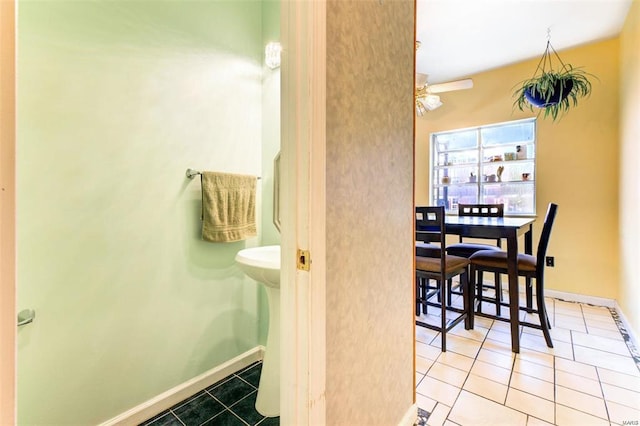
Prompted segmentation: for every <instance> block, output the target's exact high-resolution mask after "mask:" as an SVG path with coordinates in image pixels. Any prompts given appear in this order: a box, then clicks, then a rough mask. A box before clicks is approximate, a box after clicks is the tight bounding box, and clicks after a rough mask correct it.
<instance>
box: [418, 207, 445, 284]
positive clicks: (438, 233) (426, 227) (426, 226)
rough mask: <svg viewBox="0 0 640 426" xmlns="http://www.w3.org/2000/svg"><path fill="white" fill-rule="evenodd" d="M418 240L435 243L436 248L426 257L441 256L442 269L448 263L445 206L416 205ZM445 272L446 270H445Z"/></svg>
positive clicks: (442, 269)
mask: <svg viewBox="0 0 640 426" xmlns="http://www.w3.org/2000/svg"><path fill="white" fill-rule="evenodd" d="M416 241H424V242H430V243H439V245H435V244H434V250H431V252H430V254H427V256H425V257H435V258H438V257H439V258H440V270H441V271H444V270H445V265H446V234H445V232H444V207H443V206H439V207H431V206H429V207H416ZM443 273H444V272H443Z"/></svg>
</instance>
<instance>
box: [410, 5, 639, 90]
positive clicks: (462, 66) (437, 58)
mask: <svg viewBox="0 0 640 426" xmlns="http://www.w3.org/2000/svg"><path fill="white" fill-rule="evenodd" d="M631 3H632V0H417V12H416V14H417V28H416V39H417V40H419V41H420V42H421V44H422V45H421V47H420V49H418V52H417V54H416V55H417V56H416V68H417V70H416V71H417V72H419V73H424V74H428V75H429V83H431V84H435V83H442V82H446V81H450V80H455V79H458V78H464V77H468V76H470V75H472V74H475V73H478V72H482V71H487V70H490V69H493V68H497V67H501V66H504V65H507V64H511V63H515V62H520V61H522V60H525V59H531V58H535V57H540V56H541V55H542V53H543V52H544V49H545V47H546V44H547V29H550V30H551V32H550V34H551V44H552V46H553V47H554V48H555V49H556V50H557V51H560V50H562V49H566V48H569V47H574V46H577V45H580V44H585V43H589V42H592V41H595V40H602V39H606V38H609V37H613V36H615V35H617V34H618V33H619V32H620V30H621V28H622V26H623V24H624V20H625V17H626V16H627V12H628V11H629V7H630V6H631Z"/></svg>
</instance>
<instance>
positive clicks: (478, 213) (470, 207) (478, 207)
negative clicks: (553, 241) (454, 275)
mask: <svg viewBox="0 0 640 426" xmlns="http://www.w3.org/2000/svg"><path fill="white" fill-rule="evenodd" d="M458 216H461V217H465V216H466V217H504V204H458ZM464 238H465V236H464V235H460V237H459V242H458V243H455V244H451V245H448V246H447V254H451V255H453V256H460V257H466V258H469V257H471V255H472V254H474V253H476V252H478V251H480V250H500V247H501V240H500V239H496V240H494V241H495V243H494V245H491V244H483V243H476V242H469V241H466V242H465V241H464ZM478 273H479V274H480V276H479V277H478V281H479V282H481V283H482V282H483V277H482V271H479V272H478ZM448 286H449V297H451V294H456V293H457V292H456V291H455V290H453V289H452V287H453V285H452V281H449V283H448ZM483 288H484V289H493V290H495V295H496V299H495V300H496V302H495V304H496V311H497V314H498V315H500V303H501V302H502V282H501V281H500V274H499V273H496V274H495V279H494V284H493V285H489V284H483ZM448 303H451V301H450V300H449V301H448ZM480 309H482V308H481V307H480Z"/></svg>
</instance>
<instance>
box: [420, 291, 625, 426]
mask: <svg viewBox="0 0 640 426" xmlns="http://www.w3.org/2000/svg"><path fill="white" fill-rule="evenodd" d="M549 302H551V303H549ZM560 302H564V301H560ZM547 303H548V304H551V305H552V309H553V311H552V315H550V316H551V317H552V318H553V324H554V327H555V328H557V329H559V330H563V331H562V332H560V333H559V336H567V337H568V339H567V340H568V342H567V341H565V340H564V339H554V340H557V341H558V342H562V345H554V346H559V348H557V349H561V348H562V347H563V346H565V344H568V345H570V348H571V350H570V351H565V350H562V351H560V352H558V351H557V350H554V351H553V352H551V353H550V352H549V351H547V350H545V349H544V348H542V347H541V346H540V347H538V346H536V345H535V344H534V345H531V346H532V347H530V348H526V349H527V351H531V352H532V353H539V354H540V355H545V358H546V357H547V356H548V357H550V361H551V367H549V365H546V366H545V364H544V363H543V362H535V361H528V362H532V363H533V364H538V365H540V366H542V367H545V368H551V369H552V371H553V375H552V380H553V383H551V385H552V386H553V393H552V395H553V396H552V398H553V400H552V401H549V399H547V397H543V396H538V395H542V394H539V393H533V392H531V391H530V390H521V389H518V390H519V391H520V392H522V393H524V394H528V395H530V396H533V397H536V398H542V399H544V400H547V401H549V402H551V403H553V417H552V418H553V422H554V424H557V422H558V421H560V420H561V419H559V417H558V416H559V412H558V408H559V407H567V408H568V409H570V410H571V412H574V411H575V412H576V414H577V413H582V414H581V415H588V416H591V417H593V418H594V419H601V420H604V421H608V422H611V423H613V421H614V420H613V419H612V415H614V414H613V413H611V412H610V404H609V402H611V403H612V404H616V405H620V406H623V407H627V408H631V409H635V408H634V407H630V406H629V404H626V403H620V402H615V399H614V400H609V399H607V398H606V397H605V392H604V382H603V381H602V372H603V371H605V370H609V371H611V372H613V373H618V374H623V375H624V374H627V375H631V376H634V377H637V375H636V374H632V373H628V372H625V371H624V370H618V369H612V368H610V367H607V366H606V365H604V366H601V364H599V363H592V362H591V363H590V362H589V361H588V360H587V359H585V358H584V355H582V356H581V357H578V355H577V353H576V349H577V348H585V349H589V350H591V351H599V352H601V353H608V354H611V355H613V356H618V357H623V358H631V360H633V361H635V364H636V366H637V365H638V362H637V359H636V358H635V357H634V351H633V349H632V348H631V347H632V344H631V345H630V343H632V342H631V341H630V340H629V339H627V338H626V336H624V333H623V331H622V329H621V327H620V322H619V321H618V320H617V318H616V316H615V315H613V313H612V312H611V311H612V310H611V309H609V310H608V311H607V313H608V314H609V315H602V320H601V319H599V318H598V317H599V316H600V314H599V313H596V312H595V311H592V312H589V311H587V310H585V306H589V305H588V304H582V303H576V304H577V307H578V308H579V309H578V310H577V311H576V310H572V309H568V308H567V307H566V305H564V306H563V309H559V308H560V306H559V305H556V303H557V301H556V300H555V299H549V300H548V301H547ZM565 303H569V302H565ZM574 303H575V302H574ZM550 311H551V310H550ZM576 313H577V315H572V314H576ZM559 314H560V315H563V316H564V317H575V320H577V322H576V321H575V320H572V319H571V318H568V319H567V320H568V321H569V324H566V323H562V322H558V321H557V317H556V315H559ZM587 315H589V316H587ZM606 318H609V319H610V320H611V319H612V320H613V321H614V323H615V325H616V328H617V331H618V332H619V333H620V334H621V337H622V338H623V339H622V341H624V342H625V344H626V346H627V348H628V349H629V352H628V353H625V354H621V353H620V351H616V350H615V348H612V347H611V348H610V347H607V346H604V347H602V345H601V344H599V343H594V344H593V345H592V344H588V343H589V342H588V341H587V340H580V341H576V336H577V335H576V333H577V332H579V333H580V336H582V334H583V333H584V335H586V336H593V337H594V339H596V342H597V339H600V338H604V339H612V340H617V339H615V338H614V337H611V336H609V335H607V333H601V334H602V335H601V334H598V333H596V334H594V333H591V332H590V331H591V328H592V327H591V325H590V323H591V324H592V325H596V326H597V325H598V324H599V323H603V327H602V328H601V329H602V330H603V331H605V330H606V331H608V330H609V328H608V327H604V324H605V323H606V322H608V321H605V319H606ZM589 320H591V321H590V323H589ZM496 323H497V321H495V320H493V321H492V322H491V323H490V324H488V329H487V333H486V334H485V335H484V337H483V339H482V341H478V340H476V339H475V338H471V337H468V336H464V335H457V337H461V338H464V339H466V340H469V341H470V342H473V344H474V345H475V344H477V343H478V342H479V343H480V346H479V347H478V350H477V352H476V353H475V356H474V357H473V364H472V366H471V368H470V369H469V371H468V372H467V374H466V376H465V380H464V382H463V383H462V385H461V386H460V387H459V392H458V394H457V395H456V398H455V400H454V402H453V404H452V406H451V407H450V410H449V414H448V415H447V417H446V419H445V421H449V422H451V420H449V419H448V417H449V415H450V414H451V412H452V411H453V409H454V407H455V406H456V404H457V403H458V401H459V398H460V395H461V393H462V391H465V389H464V386H465V385H466V383H467V382H468V380H469V378H470V376H471V374H472V373H471V370H472V369H473V367H474V366H475V365H476V363H477V362H478V361H479V359H478V357H479V354H480V352H481V351H482V350H483V349H486V350H488V351H493V349H492V348H485V344H486V343H487V342H488V341H490V340H491V341H494V342H496V343H499V344H503V343H504V342H502V341H500V340H494V338H495V337H496V336H499V335H496V334H495V333H499V332H502V331H504V330H503V329H501V328H498V329H495V328H494V326H495V324H496ZM576 323H577V324H576ZM572 324H573V325H575V326H572ZM482 327H483V328H484V324H483V325H482ZM576 328H578V329H576ZM580 328H583V329H584V331H580ZM490 333H493V334H492V337H489V334H490ZM565 333H566V334H565ZM524 334H525V333H524V328H521V330H520V336H521V337H522V336H524ZM527 334H532V335H535V334H534V333H527ZM438 336H439V334H436V335H435V336H433V337H431V338H430V339H427V340H429V341H430V343H429V345H431V343H433V342H435V341H436V339H437V338H438ZM605 342H606V340H605ZM432 346H434V345H432ZM497 346H499V345H497ZM497 346H496V348H495V349H496V351H497ZM554 349H555V348H554ZM566 349H569V348H566ZM462 352H465V351H462ZM625 352H626V351H625ZM496 353H500V351H497V352H496ZM456 354H458V355H464V353H457V352H456ZM567 355H569V356H568V357H567ZM520 358H521V359H522V357H520ZM559 359H563V360H566V361H567V362H572V363H577V364H582V365H584V366H589V367H591V368H592V370H593V371H595V373H596V375H595V380H596V381H597V383H598V390H599V395H596V394H594V393H593V392H589V391H585V389H580V388H578V387H574V386H571V387H567V386H566V385H561V384H559V383H558V373H559V371H560V370H559V368H558V360H559ZM438 360H439V357H438V358H436V360H435V361H433V363H432V365H431V367H433V364H434V363H435V362H438ZM516 360H517V357H514V358H513V359H512V362H511V363H510V364H511V370H510V372H509V380H508V382H507V384H506V388H507V390H506V393H505V401H504V403H503V404H499V405H502V406H504V407H507V408H509V409H511V410H513V411H516V412H519V413H521V414H522V415H524V416H525V417H526V421H527V422H529V421H530V420H531V419H539V420H544V419H540V418H538V417H536V415H534V414H530V413H527V412H523V411H521V410H518V409H515V408H512V407H509V406H507V405H506V402H507V397H508V395H509V392H510V391H511V390H512V389H517V388H514V387H512V386H511V385H512V383H513V377H514V373H515V361H516ZM523 361H524V360H523ZM492 365H493V366H494V367H500V366H499V365H497V364H492ZM568 366H569V364H568V365H567V367H568ZM431 367H430V368H429V369H428V370H427V371H426V372H425V374H424V375H423V376H422V379H421V380H420V381H422V380H424V378H425V377H426V376H427V375H428V373H429V371H430V370H431ZM451 367H453V368H455V367H454V366H451ZM566 373H567V374H570V375H577V376H580V377H582V378H584V379H585V380H594V379H593V378H590V377H589V375H587V374H585V375H582V374H579V373H577V372H572V371H571V370H566ZM521 374H522V373H521ZM525 375H526V376H529V377H531V378H534V379H538V377H537V376H535V375H534V374H525ZM433 379H435V378H433ZM485 379H487V380H491V379H488V378H485ZM435 380H439V379H435ZM538 380H539V379H538ZM439 381H442V380H439ZM491 381H493V380H491ZM544 381H545V382H546V380H544ZM444 383H447V382H444ZM497 383H501V382H497ZM547 383H549V382H547ZM447 384H449V385H452V384H451V383H447ZM563 384H564V383H563ZM567 384H568V383H567ZM503 385H504V383H503ZM611 386H612V387H617V388H621V389H627V388H625V387H623V386H617V385H616V384H614V385H611ZM560 388H562V389H567V390H568V391H571V392H574V393H575V394H582V395H584V396H585V397H589V398H596V399H597V400H599V401H600V403H601V404H602V406H603V408H604V410H603V411H601V412H600V413H599V414H598V411H597V410H596V411H593V410H591V411H585V410H583V409H581V408H580V407H575V406H569V405H567V404H566V402H568V401H566V400H565V401H563V403H560V402H558V390H559V389H560ZM629 390H631V391H632V392H637V391H635V390H633V389H629ZM466 392H469V393H471V394H474V395H476V396H479V397H480V398H482V399H484V400H487V401H492V402H495V401H493V400H491V399H488V398H486V397H484V396H483V395H477V394H475V393H474V392H472V391H469V390H466ZM534 392H535V391H534ZM600 403H599V404H600ZM438 405H443V406H445V404H443V403H442V402H439V401H436V404H435V406H434V410H436V409H437V408H438ZM602 406H601V407H602ZM566 413H569V412H566V411H565V416H566V415H567V414H566ZM602 416H605V417H602Z"/></svg>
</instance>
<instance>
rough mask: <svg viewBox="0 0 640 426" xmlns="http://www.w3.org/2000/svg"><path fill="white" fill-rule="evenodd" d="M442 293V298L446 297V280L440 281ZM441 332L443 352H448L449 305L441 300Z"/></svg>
mask: <svg viewBox="0 0 640 426" xmlns="http://www.w3.org/2000/svg"><path fill="white" fill-rule="evenodd" d="M439 284H440V293H443V294H442V299H443V300H444V299H446V293H447V285H446V283H444V282H440V283H439ZM440 308H441V310H440V315H441V317H440V320H441V321H440V334H441V336H440V337H441V340H442V352H446V351H447V305H445V304H444V303H442V302H440Z"/></svg>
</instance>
